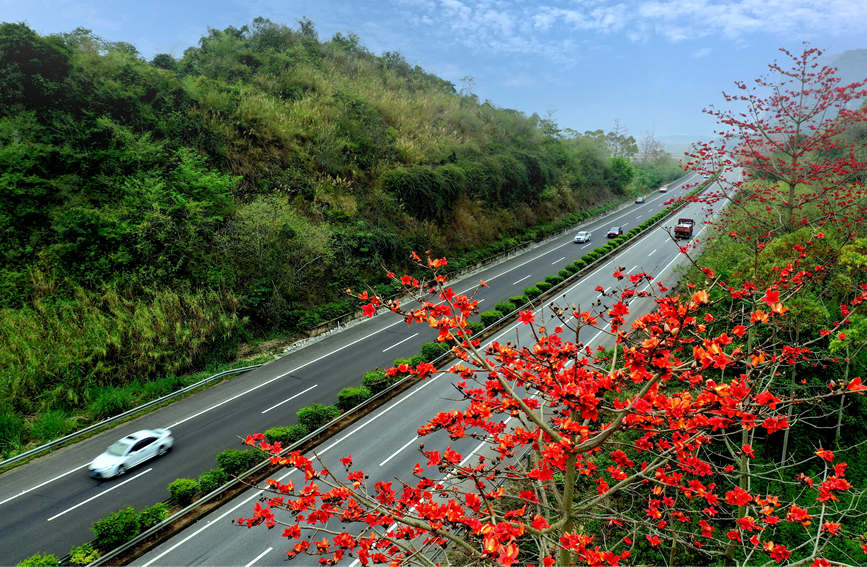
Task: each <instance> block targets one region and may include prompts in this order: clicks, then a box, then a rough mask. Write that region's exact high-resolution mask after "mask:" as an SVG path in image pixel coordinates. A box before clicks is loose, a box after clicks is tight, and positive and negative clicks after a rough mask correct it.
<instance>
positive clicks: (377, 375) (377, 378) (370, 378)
mask: <svg viewBox="0 0 867 567" xmlns="http://www.w3.org/2000/svg"><path fill="white" fill-rule="evenodd" d="M361 385H362V386H364V387H365V388H367V389H368V390H370V393H371V395H372V394H377V393H379V392H381V391H383V390H385V389H386V388H388V387H389V386H390V385H391V378H389V377H388V376H386V375H385V371H384V370H380V369H378V368H377V369H376V370H371V371H370V372H365V373H364V376H363V377H362V379H361Z"/></svg>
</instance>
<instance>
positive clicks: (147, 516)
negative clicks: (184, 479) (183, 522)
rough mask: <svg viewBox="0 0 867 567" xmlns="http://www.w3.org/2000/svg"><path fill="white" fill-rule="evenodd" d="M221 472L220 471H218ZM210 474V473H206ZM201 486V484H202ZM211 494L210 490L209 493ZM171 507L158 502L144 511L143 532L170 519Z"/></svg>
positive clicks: (141, 523) (141, 518) (140, 520)
mask: <svg viewBox="0 0 867 567" xmlns="http://www.w3.org/2000/svg"><path fill="white" fill-rule="evenodd" d="M217 470H219V469H217ZM220 472H223V471H220ZM205 474H208V473H205ZM223 474H225V473H223ZM200 486H201V484H200ZM208 492H210V490H209V491H208ZM169 513H170V512H169V505H168V504H166V503H165V502H157V503H156V504H152V505H150V506H148V507H147V508H145V509H144V510H142V511H141V512H140V513H139V515H138V524H139V529H140V530H141V531H145V530H147V529H150V528H152V527H154V526H155V525H157V524H159V523H160V522H162V521H163V520H165V519H166V518H168V517H169Z"/></svg>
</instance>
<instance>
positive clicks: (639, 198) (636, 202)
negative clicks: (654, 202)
mask: <svg viewBox="0 0 867 567" xmlns="http://www.w3.org/2000/svg"><path fill="white" fill-rule="evenodd" d="M643 202H644V197H636V198H635V204H636V205H637V204H640V203H643Z"/></svg>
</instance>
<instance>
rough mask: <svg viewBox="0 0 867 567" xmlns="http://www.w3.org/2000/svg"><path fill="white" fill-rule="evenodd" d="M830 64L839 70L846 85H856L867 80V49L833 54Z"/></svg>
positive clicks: (830, 57) (838, 72)
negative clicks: (855, 83) (857, 82)
mask: <svg viewBox="0 0 867 567" xmlns="http://www.w3.org/2000/svg"><path fill="white" fill-rule="evenodd" d="M829 64H830V65H833V66H834V67H836V68H837V74H838V75H840V78H842V79H843V82H844V83H847V84H848V83H854V82H856V81H861V80H863V79H865V78H867V49H850V50H849V51H844V52H843V53H840V54H831V55H830V56H829Z"/></svg>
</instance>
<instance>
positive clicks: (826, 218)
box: [688, 47, 867, 243]
mask: <svg viewBox="0 0 867 567" xmlns="http://www.w3.org/2000/svg"><path fill="white" fill-rule="evenodd" d="M780 51H781V52H782V53H783V54H784V55H785V57H786V60H787V61H788V63H786V64H780V63H776V62H775V63H773V64H771V65H770V66H769V69H770V74H769V75H768V76H764V77H760V78H758V79H756V80H755V82H754V83H750V84H747V83H745V82H736V83H735V85H736V87H737V90H736V91H735V92H734V93H725V92H724V93H723V96H724V97H725V100H726V102H727V103H729V105H728V106H727V107H725V108H721V109H720V108H715V107H713V106H711V107H708V108H706V109H705V110H704V112H706V113H708V114H710V115H711V116H713V117H714V118H716V119H717V123H718V124H719V126H720V129H719V130H718V131H716V132H715V134H716V135H717V136H718V139H717V140H716V141H714V142H708V143H702V144H697V145H696V146H695V147H694V148H693V152H692V153H690V154H688V155H689V156H690V157H691V162H690V163H689V167H690V168H692V169H694V170H696V171H699V172H702V173H704V174H707V175H710V174H713V173H716V172H719V171H723V172H728V173H731V172H732V171H733V170H736V169H740V170H742V171H743V172H744V174H745V177H744V179H738V177H737V176H734V175H724V176H722V177H721V178H720V181H719V187H720V188H721V190H722V191H721V193H722V194H723V195H724V196H726V197H728V198H729V199H731V202H732V205H733V207H732V211H737V210H738V209H740V208H741V207H748V206H749V205H750V204H755V205H757V207H753V208H751V210H750V212H751V213H753V214H752V215H750V216H751V217H752V218H750V219H746V218H744V219H743V223H744V224H745V225H747V226H749V227H751V228H752V229H753V230H754V231H759V232H760V234H759V235H758V237H757V242H758V243H761V242H762V241H763V240H764V239H765V238H767V237H769V236H771V235H773V234H774V233H777V232H779V231H781V230H783V231H792V230H794V229H795V228H797V227H798V226H802V225H808V226H813V227H816V226H822V225H825V224H827V223H832V224H836V225H839V226H841V227H847V228H849V229H851V228H852V227H854V226H855V225H857V224H858V223H861V222H863V219H864V214H865V211H867V199H865V189H864V172H865V169H867V168H865V165H867V162H865V159H867V152H865V149H867V140H863V139H861V140H859V139H852V138H851V137H846V136H844V135H843V134H844V132H845V131H846V130H847V129H849V128H851V127H853V126H856V125H858V124H861V123H864V122H865V121H867V107H865V106H864V105H861V106H860V107H858V108H852V106H853V105H855V106H857V104H858V103H859V101H863V100H864V98H865V96H867V90H865V88H864V86H865V81H858V82H855V83H851V84H843V83H842V80H841V79H840V78H839V77H838V76H837V75H836V69H834V68H833V67H828V66H822V65H821V64H820V61H821V56H822V51H821V50H819V49H815V48H806V47H805V49H804V51H803V52H802V53H801V54H800V55H794V54H792V53H790V52H789V51H787V50H785V49H781V50H780ZM732 107H734V108H732ZM756 179H758V180H763V181H764V183H763V184H752V185H748V184H747V181H749V180H756ZM757 208H758V209H763V210H762V212H763V213H765V214H758V215H756V214H754V213H755V209H757ZM747 223H749V224H747ZM729 230H734V229H733V228H732V227H729Z"/></svg>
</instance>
